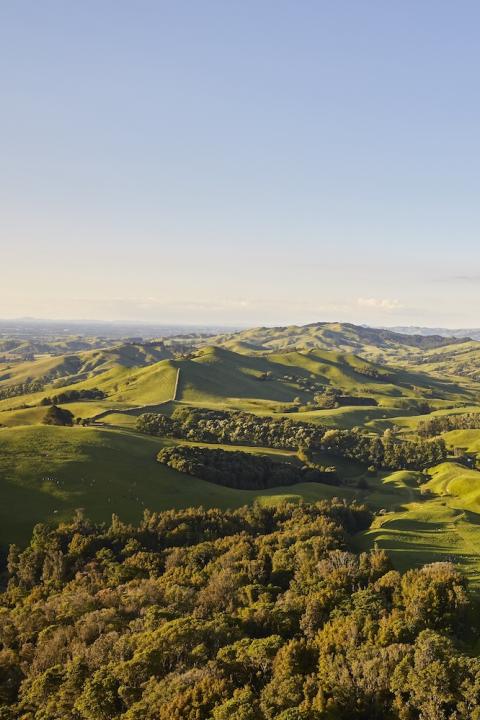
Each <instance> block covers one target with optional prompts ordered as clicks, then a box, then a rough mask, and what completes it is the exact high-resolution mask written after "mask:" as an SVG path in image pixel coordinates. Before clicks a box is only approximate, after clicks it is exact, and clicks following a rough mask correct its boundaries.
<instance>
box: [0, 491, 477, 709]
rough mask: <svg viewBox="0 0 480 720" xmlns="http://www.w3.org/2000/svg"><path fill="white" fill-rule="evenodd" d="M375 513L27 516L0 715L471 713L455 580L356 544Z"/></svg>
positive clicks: (473, 684)
mask: <svg viewBox="0 0 480 720" xmlns="http://www.w3.org/2000/svg"><path fill="white" fill-rule="evenodd" d="M370 520H371V518H370V516H369V514H368V513H367V512H366V510H365V509H364V508H363V507H361V506H357V505H351V506H348V505H346V504H344V503H343V502H340V501H335V500H334V501H332V502H330V503H327V502H322V503H318V504H316V505H300V506H297V505H282V506H277V507H271V508H265V507H260V506H254V507H244V508H241V509H240V510H237V511H235V512H229V511H225V512H221V511H219V510H209V511H205V510H202V509H200V508H197V509H190V510H183V511H169V512H164V513H158V514H154V513H150V512H146V513H145V516H144V520H143V522H142V523H140V525H139V526H138V527H131V526H128V525H125V524H123V523H122V522H121V521H120V520H119V519H118V518H117V517H115V516H113V517H112V523H111V525H110V527H103V526H93V525H92V524H90V523H89V522H88V521H86V520H85V519H84V518H83V517H82V514H81V513H78V514H77V517H76V518H75V520H74V521H73V522H72V523H71V524H70V525H65V524H64V525H61V526H60V527H59V528H57V529H55V530H49V529H48V528H47V527H45V526H43V525H39V526H37V527H36V528H35V530H34V533H33V536H32V539H31V542H30V544H29V546H28V547H27V548H26V549H25V550H24V551H23V552H21V551H20V550H19V549H18V548H16V547H12V548H11V549H10V552H9V556H8V571H6V572H7V577H6V583H8V584H7V585H6V587H5V589H4V592H3V594H2V595H0V718H2V720H4V719H7V720H14V719H15V720H17V719H18V718H22V720H65V719H66V718H68V719H69V720H418V719H419V718H423V719H425V720H440V719H441V718H443V719H445V720H446V718H454V717H455V718H459V719H460V718H465V719H466V718H472V720H473V718H478V717H479V710H480V693H479V690H478V688H479V687H480V661H479V660H478V659H477V658H473V657H469V656H467V655H465V654H462V653H461V652H459V650H458V649H457V644H458V643H459V642H460V641H461V640H462V638H464V637H466V636H467V630H468V632H470V622H469V623H468V626H467V625H466V612H467V611H468V609H469V599H468V595H467V593H466V589H465V581H464V580H463V578H462V577H461V576H460V575H459V573H458V572H457V571H456V570H455V568H454V567H453V566H452V565H451V564H449V563H438V564H434V565H429V566H426V567H424V568H420V569H418V570H411V571H409V572H407V573H405V574H404V575H403V576H402V575H400V574H399V573H398V572H396V571H394V570H392V569H391V567H390V563H389V561H388V558H387V556H386V554H385V553H384V552H383V551H379V550H376V549H375V550H372V551H371V552H368V553H361V554H354V553H352V552H351V551H349V549H348V543H349V534H350V533H355V532H357V531H358V530H360V529H364V528H366V527H367V526H368V525H369V522H370Z"/></svg>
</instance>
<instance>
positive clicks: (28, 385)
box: [0, 380, 45, 400]
mask: <svg viewBox="0 0 480 720" xmlns="http://www.w3.org/2000/svg"><path fill="white" fill-rule="evenodd" d="M44 387H45V383H44V382H42V380H26V381H25V382H23V383H16V384H15V385H5V386H4V387H1V388H0V400H7V399H8V398H11V397H17V396H18V395H28V394H30V393H36V392H40V390H43V388H44Z"/></svg>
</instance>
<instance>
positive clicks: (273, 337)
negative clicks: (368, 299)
mask: <svg viewBox="0 0 480 720" xmlns="http://www.w3.org/2000/svg"><path fill="white" fill-rule="evenodd" d="M214 342H215V343H222V344H224V345H225V346H226V347H231V348H233V349H236V350H240V349H241V348H245V349H246V350H247V352H252V351H257V352H259V351H265V350H282V351H283V350H290V349H302V350H308V349H312V348H320V349H323V350H342V351H344V352H355V353H361V354H362V355H363V356H378V355H379V354H380V353H381V352H387V353H388V352H389V351H395V352H398V351H405V350H409V351H410V352H414V353H416V354H418V355H420V354H421V353H422V352H424V351H425V350H427V349H430V348H439V347H443V346H445V345H454V344H455V343H457V342H460V343H463V342H465V339H464V338H463V339H456V338H443V337H441V336H439V335H420V334H418V335H410V334H406V333H397V332H393V331H391V330H385V329H377V328H369V327H364V326H361V325H352V324H350V323H328V322H321V323H312V324H310V325H289V326H285V327H273V328H270V327H259V328H252V329H249V330H242V331H240V332H237V333H232V334H230V335H224V336H219V337H217V338H216V339H215V341H214Z"/></svg>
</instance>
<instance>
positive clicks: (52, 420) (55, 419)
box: [42, 405, 74, 425]
mask: <svg viewBox="0 0 480 720" xmlns="http://www.w3.org/2000/svg"><path fill="white" fill-rule="evenodd" d="M73 419H74V418H73V414H72V413H71V412H70V410H66V409H65V408H59V407H58V406H57V405H50V407H49V408H48V410H47V412H46V413H45V415H44V416H43V419H42V423H43V424H44V425H73Z"/></svg>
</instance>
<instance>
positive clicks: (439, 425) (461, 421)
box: [417, 413, 480, 438]
mask: <svg viewBox="0 0 480 720" xmlns="http://www.w3.org/2000/svg"><path fill="white" fill-rule="evenodd" d="M450 430H480V413H459V414H458V415H434V416H433V417H431V418H428V419H427V420H422V421H421V422H420V423H419V425H418V430H417V432H418V434H419V435H420V437H424V438H426V437H435V436H436V435H440V434H441V433H444V432H449V431H450Z"/></svg>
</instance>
